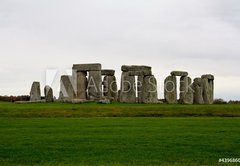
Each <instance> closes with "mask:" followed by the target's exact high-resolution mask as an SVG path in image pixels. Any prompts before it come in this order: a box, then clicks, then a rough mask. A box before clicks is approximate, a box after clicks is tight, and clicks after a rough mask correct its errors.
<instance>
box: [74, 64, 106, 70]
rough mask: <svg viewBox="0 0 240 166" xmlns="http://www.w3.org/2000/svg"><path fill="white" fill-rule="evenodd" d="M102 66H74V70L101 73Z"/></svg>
mask: <svg viewBox="0 0 240 166" xmlns="http://www.w3.org/2000/svg"><path fill="white" fill-rule="evenodd" d="M101 68H102V65H101V64H100V63H89V64H74V65H73V67H72V69H73V70H77V71H99V70H101Z"/></svg>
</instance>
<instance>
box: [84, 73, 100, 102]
mask: <svg viewBox="0 0 240 166" xmlns="http://www.w3.org/2000/svg"><path fill="white" fill-rule="evenodd" d="M87 89H88V97H89V99H90V100H100V99H101V97H102V75H101V70H99V71H89V76H88V86H87Z"/></svg>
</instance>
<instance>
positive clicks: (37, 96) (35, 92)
mask: <svg viewBox="0 0 240 166" xmlns="http://www.w3.org/2000/svg"><path fill="white" fill-rule="evenodd" d="M39 100H41V90H40V82H33V84H32V87H31V92H30V101H33V102H34V101H39Z"/></svg>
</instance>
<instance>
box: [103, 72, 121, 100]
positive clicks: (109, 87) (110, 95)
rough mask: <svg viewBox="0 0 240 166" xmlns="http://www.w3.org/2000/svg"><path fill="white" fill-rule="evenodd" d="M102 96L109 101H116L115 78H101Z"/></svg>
mask: <svg viewBox="0 0 240 166" xmlns="http://www.w3.org/2000/svg"><path fill="white" fill-rule="evenodd" d="M103 95H104V97H106V98H107V99H109V100H111V101H117V98H118V90H117V82H116V77H115V76H105V77H104V78H103Z"/></svg>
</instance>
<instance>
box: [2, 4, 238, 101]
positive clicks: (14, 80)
mask: <svg viewBox="0 0 240 166" xmlns="http://www.w3.org/2000/svg"><path fill="white" fill-rule="evenodd" d="M0 56H1V60H0V76H1V80H0V95H11V94H12V95H20V94H29V91H30V87H31V84H32V82H33V81H35V80H37V81H40V82H41V85H42V87H43V86H44V84H45V82H46V81H45V80H46V79H45V75H46V74H45V73H46V70H47V69H56V70H58V71H59V72H58V75H57V76H56V80H57V81H56V82H57V83H59V77H60V74H61V73H62V74H63V73H64V71H66V70H67V69H71V67H72V64H74V63H92V62H99V63H102V66H103V68H113V69H115V70H116V76H117V79H118V81H120V67H121V65H123V64H144V65H150V66H152V67H153V72H154V74H155V76H156V77H157V80H158V84H159V93H160V97H163V81H164V78H165V77H166V76H167V75H169V73H170V72H171V71H172V70H186V71H188V72H189V75H190V76H191V77H192V78H194V77H197V76H201V75H202V74H205V73H211V74H214V75H215V78H216V80H215V96H216V97H218V98H224V99H227V100H228V99H240V67H239V63H240V1H239V0H41V1H37V0H0ZM60 71H61V72H60ZM52 86H54V89H57V86H58V85H56V83H55V84H54V85H52ZM57 94H58V92H56V90H55V95H57Z"/></svg>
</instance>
